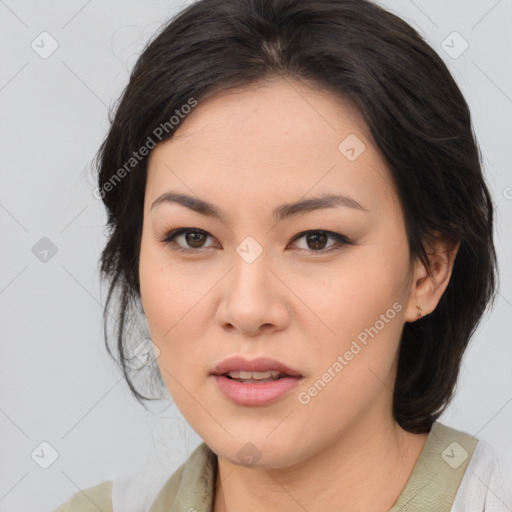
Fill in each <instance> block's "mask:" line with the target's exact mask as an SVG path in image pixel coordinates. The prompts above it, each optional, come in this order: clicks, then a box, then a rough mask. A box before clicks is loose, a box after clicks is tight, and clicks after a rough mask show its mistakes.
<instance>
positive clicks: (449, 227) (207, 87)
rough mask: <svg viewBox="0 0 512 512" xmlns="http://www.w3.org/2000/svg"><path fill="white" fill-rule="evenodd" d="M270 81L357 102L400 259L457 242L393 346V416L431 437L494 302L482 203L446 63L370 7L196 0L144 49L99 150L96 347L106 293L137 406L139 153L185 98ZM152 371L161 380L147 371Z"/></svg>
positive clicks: (489, 223) (475, 152) (472, 147)
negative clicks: (434, 296)
mask: <svg viewBox="0 0 512 512" xmlns="http://www.w3.org/2000/svg"><path fill="white" fill-rule="evenodd" d="M272 78H286V79H288V78H289V79H294V80H300V81H303V82H304V83H307V84H309V85H312V86H314V87H317V88H320V89H322V90H327V91H331V92H332V94H334V95H336V96H337V97H338V98H340V99H341V100H343V101H348V102H350V103H351V104H352V105H354V106H355V107H356V108H357V109H358V111H359V112H360V114H361V115H362V116H363V119H364V121H365V122H366V124H367V126H368V129H369V136H370V137H371V139H372V142H373V143H374V144H375V146H376V147H377V149H378V150H380V152H381V154H382V156H383V157H384V159H385V161H386V162H387V164H388V166H389V168H390V170H391V174H392V178H393V181H394V185H395V186H396V190H397V193H398V196H399V198H400V201H401V205H402V209H403V212H404V217H405V223H406V231H407V237H408V242H409V248H410V253H411V258H418V259H420V260H421V261H422V262H423V263H424V264H425V265H426V266H427V268H429V261H428V256H427V249H428V242H429V241H430V240H432V239H435V237H443V238H444V239H446V240H450V241H453V242H460V247H459V251H458V254H457V257H456V259H455V264H454V269H453V273H452V276H451V280H450V282H449V284H448V287H447V289H446V290H445V293H444V294H443V296H442V298H441V300H440V302H439V304H438V306H437V308H436V309H435V310H434V311H433V312H432V313H431V314H429V315H427V316H426V317H424V318H421V319H420V320H418V321H416V322H413V323H406V324H405V326H404V329H403V334H402V339H401V342H400V351H399V359H398V374H397V379H396V385H395V390H394V404H393V414H394V416H395V419H396V420H397V422H398V423H399V424H400V425H401V426H402V428H404V429H406V430H408V431H410V432H415V433H422V432H428V431H429V430H430V427H431V425H432V423H433V422H434V421H435V420H436V419H437V418H438V417H439V416H440V415H441V413H442V412H443V410H444V409H445V408H446V406H447V405H448V403H449V401H450V400H451V398H452V396H453V393H454V390H455V385H456V381H457V377H458V373H459V368H460V365H461V361H462V357H463V354H464V351H465V349H466V347H467V345H468V343H469V340H470V338H471V337H472V335H473V334H474V331H475V329H476V327H477V325H478V323H479V322H480V320H481V318H482V315H483V314H484V312H485V310H486V308H487V307H488V306H489V305H490V304H491V303H492V302H493V301H494V298H495V293H496V291H495V287H496V280H497V269H496V266H497V264H496V255H495V249H494V244H493V203H492V200H491V197H490V194H489V191H488V189H487V186H486V184H485V181H484V178H483V175H482V168H481V155H480V151H479V148H478V145H477V142H476V140H475V136H474V133H473V128H472V121H471V117H470V111H469V108H468V105H467V103H466V101H465V99H464V97H463V95H462V93H461V91H460V90H459V87H458V86H457V84H456V82H455V81H454V79H453V77H452V76H451V74H450V72H449V70H448V69H447V67H446V65H445V64H444V62H443V60H442V59H441V58H440V56H439V55H438V54H437V53H436V52H435V51H434V50H433V49H432V48H431V47H430V46H429V45H428V44H427V43H426V42H425V41H424V39H423V38H422V37H421V36H420V35H419V34H418V32H417V31H416V30H414V29H413V28H412V27H411V26H410V25H408V24H407V23H406V22H405V21H403V20H402V19H400V18H399V17H397V16H395V15H394V14H392V13H390V12H388V11H386V10H385V9H383V8H381V7H379V6H378V5H376V4H374V3H371V2H370V1H366V0H307V1H306V0H200V1H197V2H195V3H193V4H191V5H189V6H188V7H187V8H185V9H184V10H183V11H181V12H180V13H178V15H176V16H175V17H174V18H173V19H172V20H171V21H170V22H168V23H166V24H165V25H164V26H163V28H162V29H161V30H160V31H159V33H158V34H156V35H155V37H154V38H153V40H152V41H150V42H149V43H148V44H147V46H146V47H145V49H144V50H143V52H142V54H141V55H140V57H139V59H138V61H137V63H136V64H135V66H134V69H133V71H132V73H131V76H130V80H129V83H128V85H127V87H126V89H125V90H124V92H123V94H122V96H121V98H120V100H119V102H118V104H117V106H116V108H115V114H113V115H112V114H111V116H110V122H111V127H110V130H109V132H108V134H107V136H106V138H105V140H104V142H103V144H102V145H101V147H100V149H99V151H98V154H97V155H96V165H97V168H98V186H99V189H98V190H99V195H100V197H101V198H102V200H103V202H104V205H105V207H106V209H107V213H108V231H109V233H108V242H107V244H106V246H105V248H104V250H103V252H102V254H101V277H102V279H107V280H108V282H109V290H108V297H107V301H106V304H105V310H104V334H105V342H106V345H107V349H108V351H109V353H110V354H111V355H112V351H111V350H110V348H109V343H108V338H109V335H108V327H107V324H108V321H107V320H108V317H109V316H110V315H111V311H110V310H111V309H112V305H113V298H114V296H115V295H116V293H115V292H117V293H118V294H119V301H118V305H119V309H118V311H117V312H116V314H115V315H114V318H115V320H116V322H115V337H116V341H117V356H113V357H114V358H115V359H116V361H117V362H118V363H119V365H120V368H121V369H122V371H123V374H124V376H125V378H126V381H127V383H128V385H129V387H130V389H131V391H132V392H133V394H134V396H135V397H136V398H137V400H139V402H140V403H143V400H151V399H152V398H148V397H146V396H143V395H142V394H141V393H140V392H139V391H137V389H136V388H135V386H134V382H133V380H132V378H131V374H132V372H133V371H134V369H135V366H133V365H132V361H133V357H132V352H131V349H130V348H129V346H128V345H129V339H130V336H132V337H133V331H131V330H130V329H129V328H128V327H127V326H128V325H129V320H130V319H131V318H132V317H133V313H134V312H135V311H136V306H135V304H137V300H139V299H140V289H139V275H138V264H139V251H140V239H141V232H142V219H143V204H144V191H145V180H146V164H147V155H146V156H144V157H141V156H140V154H139V150H140V148H141V147H143V146H144V145H148V141H149V140H150V139H151V140H153V141H155V138H157V139H158V140H157V141H156V142H159V141H160V140H166V139H169V138H170V137H172V135H173V133H174V131H176V128H177V127H178V126H179V125H180V123H181V121H182V119H184V118H185V117H186V115H185V116H183V114H182V112H183V106H184V105H187V104H190V100H191V98H194V99H195V100H196V101H198V102H199V103H200V102H201V100H202V99H204V98H205V97H206V96H207V95H210V94H212V93H213V92H215V91H219V90H224V89H230V88H237V87H248V86H251V85H252V84H256V83H257V82H258V81H261V80H263V79H272ZM171 118H173V119H174V120H175V124H174V125H173V126H170V125H171V123H170V122H169V120H170V119H171ZM166 123H167V124H166ZM157 127H165V130H162V129H160V131H156V128H157ZM155 133H158V134H159V136H158V137H156V135H155ZM135 153H137V161H136V163H134V162H135V160H130V159H131V158H134V157H133V155H134V154H135ZM128 161H130V162H131V164H130V167H127V162H128ZM132 164H133V165H132ZM121 169H124V170H125V171H124V172H121V171H120V170H121ZM139 341H140V340H139ZM151 372H152V373H151V374H152V375H153V376H156V379H157V381H158V382H159V383H160V385H163V381H162V379H161V375H160V374H159V371H158V367H157V365H154V366H153V367H152V370H151Z"/></svg>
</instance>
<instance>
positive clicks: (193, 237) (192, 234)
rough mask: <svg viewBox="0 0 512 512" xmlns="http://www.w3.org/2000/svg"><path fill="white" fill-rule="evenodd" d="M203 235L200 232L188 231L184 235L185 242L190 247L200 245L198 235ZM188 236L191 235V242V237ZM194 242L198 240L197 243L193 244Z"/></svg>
mask: <svg viewBox="0 0 512 512" xmlns="http://www.w3.org/2000/svg"><path fill="white" fill-rule="evenodd" d="M203 236H204V235H203V234H202V233H188V234H187V235H186V238H187V243H188V244H189V245H190V246H191V247H196V248H197V247H201V243H200V242H201V240H200V239H199V237H203ZM190 237H192V242H191V239H190ZM196 242H199V243H198V244H197V245H195V243H196Z"/></svg>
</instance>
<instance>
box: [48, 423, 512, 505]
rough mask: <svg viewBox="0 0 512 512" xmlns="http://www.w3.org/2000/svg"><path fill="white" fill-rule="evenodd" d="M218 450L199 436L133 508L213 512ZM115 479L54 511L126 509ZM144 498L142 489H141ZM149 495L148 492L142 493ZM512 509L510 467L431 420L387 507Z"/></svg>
mask: <svg viewBox="0 0 512 512" xmlns="http://www.w3.org/2000/svg"><path fill="white" fill-rule="evenodd" d="M216 474H217V456H216V455H215V453H214V452H213V451H212V450H211V449H210V448H209V447H208V446H207V445H206V444H205V443H204V442H203V443H201V444H200V445H199V446H198V447H197V448H196V449H195V450H194V451H193V452H192V453H191V455H190V456H189V457H188V459H187V460H186V461H185V462H184V463H183V464H182V465H181V466H180V467H179V468H178V469H177V470H176V471H175V472H174V473H173V474H172V475H171V476H170V477H169V478H168V479H167V480H166V482H165V484H164V485H163V487H162V488H161V489H160V490H159V491H158V493H157V495H156V497H155V496H153V497H151V499H150V503H151V504H150V505H143V503H142V499H141V502H140V503H139V504H138V507H139V508H134V504H133V502H131V503H130V506H131V508H130V510H132V511H135V510H136V511H137V512H178V511H179V512H186V511H188V510H195V511H196V512H212V507H213V500H214V490H215V481H216ZM114 483H115V482H114V481H113V480H108V481H105V482H103V483H101V484H99V485H96V486H93V487H90V488H88V489H85V490H83V491H81V492H78V493H76V494H74V495H73V496H72V497H71V498H70V499H69V500H68V501H67V502H66V503H64V504H62V505H61V506H60V507H58V508H57V509H56V510H55V512H97V511H98V509H99V510H101V511H102V512H127V509H126V508H125V504H123V503H122V501H123V496H121V495H119V494H116V492H113V485H114ZM140 491H141V493H142V494H140V496H141V498H142V496H143V493H144V490H143V489H142V488H141V489H140ZM146 499H147V496H146ZM409 510H411V511H414V512H427V511H429V512H432V511H435V512H512V468H511V466H510V465H508V464H506V463H505V461H504V460H503V459H500V458H499V457H498V456H497V454H496V452H495V451H494V449H493V448H492V447H491V446H490V445H488V444H487V443H486V442H484V441H481V440H478V439H476V438H474V437H473V436H471V435H469V434H467V433H465V432H462V431H459V430H456V429H453V428H451V427H448V426H446V425H444V424H442V423H440V422H435V423H434V424H433V426H432V429H431V430H430V433H429V435H428V437H427V441H426V443H425V446H424V447H423V450H422V451H421V453H420V456H419V457H418V460H417V461H416V464H415V465H414V468H413V470H412V473H411V475H410V476H409V479H408V480H407V482H406V485H405V487H404V489H403V490H402V492H401V493H400V495H399V497H398V498H397V500H396V501H395V503H394V505H393V507H392V508H391V509H390V510H389V512H406V511H409Z"/></svg>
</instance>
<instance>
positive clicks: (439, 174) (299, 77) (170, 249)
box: [58, 0, 512, 512]
mask: <svg viewBox="0 0 512 512" xmlns="http://www.w3.org/2000/svg"><path fill="white" fill-rule="evenodd" d="M98 167H99V187H98V189H97V191H96V194H97V195H98V196H99V197H101V198H102V200H103V202H104V204H105V207H106V208H107V212H108V225H109V227H110V229H111V232H110V235H109V240H108V243H107V246H106V247H105V249H104V251H103V253H102V275H103V277H105V278H107V279H108V280H109V282H110V289H109V297H108V301H107V305H106V308H105V321H106V320H107V318H108V314H109V307H111V305H112V303H113V302H112V301H113V298H114V297H115V296H116V293H119V295H120V296H119V298H120V305H121V307H120V311H119V317H118V323H117V349H118V358H119V362H120V366H121V368H122V370H123V372H124V375H125V377H126V379H127V382H128V384H129V386H130V388H131V390H132V391H133V393H134V395H135V396H136V397H137V399H139V400H140V401H141V402H143V401H144V400H146V399H148V397H145V396H144V395H142V394H141V393H140V392H139V391H138V390H137V388H136V387H135V384H134V381H133V379H132V377H131V374H132V372H133V371H134V370H135V369H136V368H135V366H133V364H132V361H134V360H136V359H137V358H134V353H137V351H140V347H134V346H132V345H133V343H132V345H130V339H129V336H127V334H128V332H127V329H126V326H127V325H128V323H129V321H130V318H133V317H134V315H135V313H136V310H137V308H138V307H140V308H142V309H143V311H144V314H145V317H146V319H147V325H148V327H149V332H150V334H151V341H152V344H153V345H152V347H153V348H154V351H155V357H154V369H155V371H156V377H157V379H159V382H160V383H161V385H162V386H163V387H165V388H166V389H167V390H168V391H169V393H170V395H171V396H172V398H173V400H174V402H175V403H176V405H177V406H178V408H179V409H180V411H181V412H182V413H183V415H184V417H185V418H186V419H187V421H188V422H189V424H190V425H191V427H192V428H193V429H194V430H195V431H196V432H197V433H198V434H199V435H200V436H201V438H202V439H203V440H204V443H202V444H201V445H200V446H199V447H198V448H197V449H196V450H195V451H194V452H193V453H192V455H191V456H190V458H189V459H188V460H187V461H186V462H185V464H184V465H182V466H181V467H180V468H179V469H178V470H177V471H176V472H175V473H174V474H173V475H171V476H170V477H169V479H168V481H167V482H166V484H165V485H164V487H163V488H162V489H161V490H160V492H159V494H158V496H156V497H155V499H154V501H153V503H152V505H151V508H150V510H151V512H157V511H164V510H197V511H198V512H203V511H213V512H224V511H231V510H241V509H244V508H245V509H246V508H249V507H250V509H251V510H256V511H257V510H278V509H279V510H285V511H295V510H297V511H298V510H307V511H308V512H313V511H315V510H344V511H348V512H355V511H361V510H364V511H366V512H385V511H393V512H397V511H399V510H414V511H423V510H436V511H449V510H460V511H462V510H464V511H465V512H467V511H468V510H484V506H485V507H486V508H485V510H509V509H510V507H512V499H511V497H510V488H511V487H512V485H511V480H510V476H506V475H505V474H504V473H502V472H500V470H499V467H498V466H497V464H498V462H497V461H494V459H492V456H493V455H492V453H491V451H490V447H488V446H486V445H485V444H483V443H482V442H481V441H479V440H478V439H476V438H473V437H472V436H470V435H469V434H467V433H465V432H461V431H458V430H455V429H452V428H449V427H448V426H446V425H443V424H442V423H440V422H438V421H437V419H438V418H439V416H440V415H441V413H442V412H443V410H444V409H445V408H446V406H447V405H448V403H449V402H450V399H451V398H452V396H453V392H454V387H455V384H456V380H457V376H458V372H459V368H460V364H461V358H462V356H463V354H464V351H465V349H466V347H467V346H468V343H469V340H470V338H471V336H472V334H473V332H474V330H475V328H476V326H477V325H478V323H479V321H480V319H481V317H482V315H483V313H484V311H485V310H486V308H487V306H488V305H490V304H491V303H492V300H493V298H494V295H495V286H496V275H495V272H496V257H495V251H494V245H493V238H492V234H493V205H492V200H491V198H490V195H489V192H488V189H487V186H486V184H485V181H484V178H483V175H482V169H481V165H480V160H479V153H478V146H477V143H476V141H475V139H474V136H473V132H472V127H471V117H470V112H469V109H468V106H467V104H466V102H465V100H464V98H463V96H462V94H461V92H460V90H459V88H458V87H457V85H456V83H455V81H454V80H453V78H452V77H451V75H450V73H449V71H448V70H447V68H446V66H445V65H444V63H443V61H442V60H441V59H440V57H439V56H438V55H437V54H436V53H435V51H434V50H433V49H432V48H430V47H429V46H428V45H427V44H426V43H425V41H423V39H422V38H421V37H420V36H419V35H418V33H417V32H416V31H415V30H414V29H413V28H411V27H410V26H409V25H408V24H406V23H405V22H404V21H402V20H401V19H399V18H398V17H396V16H394V15H393V14H391V13H389V12H387V11H385V10H384V9H382V8H381V7H378V6H377V5H375V4H373V3H371V2H369V1H362V0H327V1H325V0H322V1H320V0H309V1H307V2H305V1H303V0H252V1H249V0H207V1H206V0H202V1H199V2H196V3H194V4H192V5H190V6H189V7H187V8H186V9H185V10H184V11H182V12H181V13H180V14H179V15H178V16H177V17H176V18H175V19H173V20H172V22H171V23H169V24H168V25H167V26H165V27H164V28H163V30H162V31H161V32H160V33H159V34H158V35H157V37H155V39H154V40H153V41H152V42H151V43H150V44H149V45H148V46H147V48H146V49H145V50H144V52H143V53H142V55H141V57H140V58H139V60H138V62H137V64H136V66H135V68H134V70H133V72H132V75H131V78H130V82H129V84H128V86H127V88H126V90H125V91H124V93H123V95H122V98H121V101H120V103H119V105H118V108H117V111H116V113H115V116H114V118H113V120H112V125H111V129H110V131H109V133H108V135H107V138H106V140H105V141H104V143H103V145H102V147H101V149H100V151H99V153H98ZM106 327H107V326H106V324H105V332H107V328H106ZM107 347H108V345H107ZM156 356H158V357H156ZM475 475H476V476H477V477H478V479H476V478H475ZM482 475H483V476H482ZM482 482H483V483H484V485H482ZM84 492H85V494H83V493H77V494H76V495H75V496H74V497H72V498H71V500H69V501H68V502H67V503H66V504H64V505H62V506H61V507H60V508H59V509H58V510H59V512H63V511H67V510H69V511H85V510H97V508H99V509H100V510H104V511H105V510H114V512H117V510H116V506H115V505H116V500H115V499H114V498H113V496H114V495H115V492H114V490H113V489H112V481H108V482H104V483H103V484H100V485H98V486H96V487H94V488H91V489H88V490H86V491H84ZM85 495H87V496H85ZM484 504H485V505H484ZM500 507H501V508H500ZM507 507H508V508H507Z"/></svg>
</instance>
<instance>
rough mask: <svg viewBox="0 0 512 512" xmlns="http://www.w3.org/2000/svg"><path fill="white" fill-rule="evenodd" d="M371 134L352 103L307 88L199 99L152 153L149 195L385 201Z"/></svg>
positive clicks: (384, 176)
mask: <svg viewBox="0 0 512 512" xmlns="http://www.w3.org/2000/svg"><path fill="white" fill-rule="evenodd" d="M367 133H368V128H367V126H366V125H365V123H364V121H363V119H362V117H361V116H360V114H359V112H358V111H357V109H355V108H354V107H353V106H352V105H351V104H350V103H348V102H345V101H343V100H342V99H340V98H338V97H337V96H335V95H334V94H332V93H329V92H325V91H322V90H319V89H315V88H313V87H311V86H308V85H305V84H304V83H299V82H295V81H289V80H273V81H266V82H262V83H260V84H258V85H256V86H251V87H247V88H241V89H232V90H226V91H221V92H220V93H216V94H214V95H212V96H210V97H208V98H206V99H205V100H203V101H200V102H199V103H198V105H197V106H196V107H195V108H194V109H193V110H192V112H191V113H190V114H188V115H187V117H186V118H185V120H184V121H183V123H182V124H181V125H180V126H179V128H178V129H177V131H176V133H175V134H174V135H173V137H172V138H171V139H169V140H167V141H165V142H163V143H160V144H158V145H157V147H156V148H155V149H154V150H153V151H152V153H151V154H150V158H149V162H148V182H147V186H148V191H149V193H151V192H152V190H153V189H155V190H154V193H156V189H157V190H158V191H161V189H162V188H165V187H170V186H173V188H176V186H178V187H179V188H180V189H181V190H182V191H184V192H185V191H186V189H187V188H189V189H192V191H197V192H198V193H199V191H202V192H205V193H206V195H207V193H208V191H209V190H210V191H211V190H217V189H219V188H222V189H224V190H226V189H227V190H231V191H241V192H243V194H244V196H246V197H247V196H249V195H250V192H251V191H253V192H254V193H255V194H259V195H260V196H261V195H262V194H264V195H265V197H266V199H268V198H269V196H272V195H274V194H277V195H279V196H280V197H282V195H283V194H284V193H286V195H287V198H288V199H289V198H290V197H293V198H294V199H295V198H300V197H303V196H304V195H306V194H308V191H312V192H326V191H329V192H333V191H336V192H338V193H347V194H351V195H353V196H358V197H356V199H357V200H359V199H360V200H361V201H360V202H364V201H365V200H366V201H367V202H368V201H370V202H375V201H376V200H377V198H379V199H380V200H386V199H389V198H390V197H392V195H393V191H392V190H391V189H392V184H391V180H390V175H389V172H388V171H387V168H386V164H385V162H384V161H383V159H382V158H381V156H380V154H379V152H378V151H377V149H376V148H375V147H374V145H373V144H372V143H371V142H370V140H369V138H368V136H367ZM351 149H354V151H355V157H356V158H354V151H352V152H350V150H351ZM347 150H349V152H348V153H347ZM184 186H185V188H184ZM357 189H359V190H357ZM188 192H190V190H188ZM188 192H187V193H188ZM201 195H202V196H204V195H205V194H201ZM365 196H366V197H365ZM260 199H261V197H260Z"/></svg>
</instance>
